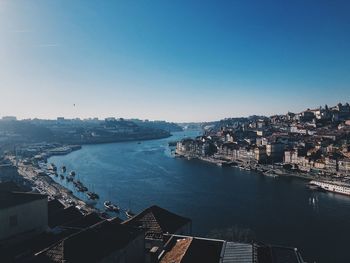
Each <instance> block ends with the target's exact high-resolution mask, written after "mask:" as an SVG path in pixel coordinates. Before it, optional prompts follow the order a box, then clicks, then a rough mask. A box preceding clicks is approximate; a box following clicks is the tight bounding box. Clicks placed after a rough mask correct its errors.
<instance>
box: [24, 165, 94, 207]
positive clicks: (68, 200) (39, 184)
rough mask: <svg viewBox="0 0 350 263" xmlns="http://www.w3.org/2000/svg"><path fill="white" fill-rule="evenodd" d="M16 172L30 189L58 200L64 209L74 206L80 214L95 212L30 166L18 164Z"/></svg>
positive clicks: (43, 173) (67, 190)
mask: <svg viewBox="0 0 350 263" xmlns="http://www.w3.org/2000/svg"><path fill="white" fill-rule="evenodd" d="M17 171H18V173H19V175H20V176H22V177H23V179H24V180H25V181H27V182H28V183H29V184H30V185H31V187H32V189H33V190H34V191H36V192H39V193H41V194H46V195H47V196H48V198H49V199H58V200H59V201H60V202H61V203H62V204H64V205H65V206H66V207H68V206H70V205H74V206H75V207H77V208H78V209H79V210H80V211H81V212H82V213H89V212H93V211H95V212H96V209H95V208H93V207H92V206H90V205H88V204H86V203H85V202H84V201H83V200H81V199H79V198H78V197H76V196H75V195H74V194H73V193H72V191H70V190H69V189H67V188H65V187H64V186H62V185H60V184H58V183H56V182H55V181H54V180H53V179H52V178H51V177H50V176H49V175H48V174H47V173H45V172H43V171H42V170H41V169H40V168H38V167H35V166H33V165H32V164H25V163H23V162H19V163H18V165H17Z"/></svg>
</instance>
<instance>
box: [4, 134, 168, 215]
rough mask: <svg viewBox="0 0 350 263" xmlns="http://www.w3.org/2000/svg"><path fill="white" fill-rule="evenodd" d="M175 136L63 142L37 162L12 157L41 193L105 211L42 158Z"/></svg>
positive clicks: (85, 209) (84, 209) (87, 209)
mask: <svg viewBox="0 0 350 263" xmlns="http://www.w3.org/2000/svg"><path fill="white" fill-rule="evenodd" d="M171 136H173V135H172V134H170V135H169V136H162V137H157V138H144V139H141V138H140V139H128V140H118V141H108V142H106V141H105V142H91V143H82V144H62V143H60V144H61V145H60V146H59V147H53V148H50V149H46V150H44V151H42V152H41V153H39V154H37V155H36V157H34V158H35V160H36V163H35V164H33V163H26V162H24V161H23V160H22V161H20V162H19V163H18V165H16V158H15V157H14V156H12V157H10V160H11V161H12V163H13V165H14V166H15V167H16V168H17V172H18V175H19V176H21V177H22V179H23V181H24V182H26V184H29V185H30V186H31V188H32V189H33V190H35V191H37V192H39V193H41V194H46V195H47V196H48V198H49V199H58V200H59V201H60V202H61V203H62V204H63V205H64V206H65V207H68V206H70V205H74V206H75V207H77V208H78V209H79V210H80V211H81V212H82V213H83V214H86V213H90V212H98V213H102V212H103V211H101V210H99V209H98V208H96V207H94V205H90V204H88V203H87V201H84V200H82V199H80V198H79V197H78V196H76V195H75V194H74V192H73V191H72V190H70V189H69V188H66V186H64V185H62V184H60V183H58V182H56V181H55V180H54V179H53V178H52V177H51V176H50V175H49V172H48V171H47V170H46V169H43V167H41V166H40V165H39V163H40V160H42V161H44V162H45V163H47V162H48V160H49V159H50V158H51V157H54V156H64V155H68V154H70V153H72V152H75V151H78V150H81V149H82V146H84V145H98V144H109V143H121V142H142V141H150V140H159V139H165V138H169V137H171Z"/></svg>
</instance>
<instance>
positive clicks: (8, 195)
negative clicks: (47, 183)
mask: <svg viewBox="0 0 350 263" xmlns="http://www.w3.org/2000/svg"><path fill="white" fill-rule="evenodd" d="M41 199H47V196H46V195H42V194H37V193H24V192H8V191H2V192H0V209H2V208H8V207H12V206H17V205H22V204H25V203H30V202H33V201H36V200H41Z"/></svg>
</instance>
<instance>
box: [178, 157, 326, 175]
mask: <svg viewBox="0 0 350 263" xmlns="http://www.w3.org/2000/svg"><path fill="white" fill-rule="evenodd" d="M174 157H175V158H184V159H187V160H189V161H191V160H199V161H202V162H205V163H209V164H212V165H216V166H219V167H223V168H236V169H240V170H247V171H251V172H255V173H256V174H257V175H263V176H267V177H280V176H281V177H282V176H283V177H294V178H298V179H302V180H305V181H310V180H317V179H318V180H322V179H327V178H320V177H315V176H312V175H307V174H301V173H298V172H293V171H286V170H285V169H284V168H281V167H278V168H273V167H269V166H268V165H264V164H258V167H259V168H257V167H255V168H253V166H252V165H249V164H245V163H243V162H239V161H229V160H222V159H218V158H213V157H202V156H192V155H186V154H179V153H175V155H174Z"/></svg>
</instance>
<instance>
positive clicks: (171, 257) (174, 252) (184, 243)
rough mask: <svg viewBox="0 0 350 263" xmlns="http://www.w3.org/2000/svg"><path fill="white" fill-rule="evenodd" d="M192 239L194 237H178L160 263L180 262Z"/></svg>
mask: <svg viewBox="0 0 350 263" xmlns="http://www.w3.org/2000/svg"><path fill="white" fill-rule="evenodd" d="M192 239H193V238H192V237H186V238H183V239H178V240H177V242H176V244H175V245H174V246H173V247H172V249H171V250H170V251H169V252H168V253H166V254H165V256H164V257H163V258H162V259H161V260H160V263H180V262H181V260H182V258H183V256H184V255H185V253H186V251H187V249H188V247H189V246H190V244H191V242H192Z"/></svg>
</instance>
